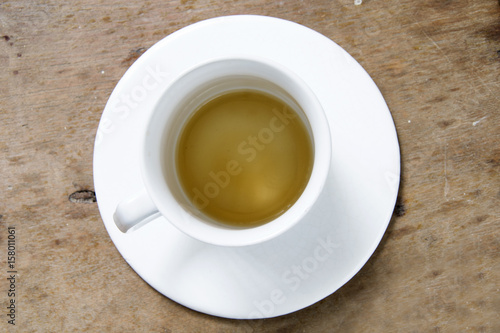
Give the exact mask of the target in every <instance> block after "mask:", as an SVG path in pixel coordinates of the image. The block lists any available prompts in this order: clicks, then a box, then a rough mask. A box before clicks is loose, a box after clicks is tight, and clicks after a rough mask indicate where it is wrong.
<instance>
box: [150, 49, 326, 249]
mask: <svg viewBox="0 0 500 333" xmlns="http://www.w3.org/2000/svg"><path fill="white" fill-rule="evenodd" d="M237 91H255V92H261V93H264V94H267V95H271V96H274V97H275V98H277V99H279V100H282V101H283V102H285V103H286V104H287V105H288V106H289V107H291V108H292V109H293V110H294V111H295V113H296V114H297V115H299V117H300V118H301V120H302V122H303V124H304V125H305V126H306V128H307V130H308V132H309V135H310V138H311V143H312V148H313V163H312V172H311V176H310V178H309V182H308V183H307V185H306V187H305V189H304V191H303V192H302V194H301V195H300V197H299V198H298V199H297V201H296V202H295V203H294V204H293V205H292V206H291V207H290V208H289V209H288V210H287V211H285V212H284V213H283V214H281V215H280V216H278V217H277V218H276V219H274V220H272V221H270V222H267V223H265V224H262V225H259V226H256V227H249V228H242V227H233V226H230V225H227V224H223V223H220V222H218V221H216V220H214V219H213V218H211V217H209V216H207V215H206V214H204V213H203V211H201V210H200V209H198V207H197V206H196V205H195V204H194V203H193V201H192V200H191V199H190V198H188V197H187V195H186V193H185V191H184V190H183V187H182V185H181V183H180V181H179V176H178V173H177V167H176V155H177V146H178V139H179V138H180V136H181V133H182V131H183V129H184V127H185V125H186V123H187V121H188V120H189V119H190V118H191V116H192V115H193V114H194V113H195V112H196V111H197V110H198V109H199V108H200V107H201V106H202V105H204V104H205V103H207V102H208V101H210V100H213V99H214V98H217V97H219V96H222V95H225V94H228V93H231V92H237ZM143 148H144V155H143V165H142V173H143V180H144V182H145V185H146V188H147V192H148V193H149V195H150V197H151V199H152V200H153V202H154V204H155V205H156V207H157V208H158V210H159V211H160V212H161V214H162V215H163V216H165V217H166V218H167V219H168V220H169V222H171V223H172V224H174V225H175V226H176V227H177V228H178V229H180V230H181V231H183V232H185V233H186V234H188V235H190V236H192V237H194V238H197V239H199V240H201V241H204V242H207V243H211V244H216V245H225V246H241V245H250V244H255V243H259V242H262V241H265V240H268V239H271V238H273V237H276V236H277V235H279V234H281V233H282V232H284V231H286V230H288V229H289V228H290V227H292V226H293V225H294V224H295V223H297V222H298V221H300V219H301V218H302V217H303V216H304V215H305V214H306V213H307V211H309V209H310V208H311V207H312V205H313V204H314V202H315V201H316V199H317V197H318V196H319V194H320V192H321V190H322V188H323V185H324V182H325V180H326V176H327V174H328V170H329V163H330V156H331V139H330V132H329V127H328V122H327V120H326V117H325V114H324V111H323V109H322V107H321V105H320V103H319V101H318V100H317V99H316V97H315V96H314V94H313V92H312V91H311V90H310V88H309V87H308V86H307V85H305V83H304V82H303V81H302V80H301V79H300V78H299V77H297V76H296V75H294V74H293V73H291V72H289V71H288V70H287V69H286V68H284V67H282V66H280V65H279V64H275V63H270V62H269V61H268V60H263V59H258V60H256V59H242V58H237V59H222V60H217V61H212V62H209V63H206V64H203V65H201V66H199V67H196V68H194V69H192V70H190V71H188V72H187V73H185V74H183V75H182V76H181V77H180V78H179V79H178V80H176V81H175V82H174V83H173V84H172V85H171V86H170V87H168V88H167V90H166V91H165V93H164V94H163V96H162V97H161V98H160V100H159V102H158V103H157V104H156V106H155V108H154V111H153V113H152V116H151V118H150V119H149V123H148V125H147V132H146V137H145V141H144V146H143Z"/></svg>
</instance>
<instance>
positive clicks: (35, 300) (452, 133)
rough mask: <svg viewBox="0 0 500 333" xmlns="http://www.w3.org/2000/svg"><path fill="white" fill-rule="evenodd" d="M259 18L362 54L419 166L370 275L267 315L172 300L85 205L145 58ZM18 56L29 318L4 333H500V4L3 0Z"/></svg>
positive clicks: (409, 166)
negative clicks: (208, 309)
mask: <svg viewBox="0 0 500 333" xmlns="http://www.w3.org/2000/svg"><path fill="white" fill-rule="evenodd" d="M245 13H247V14H261V15H269V16H275V17H280V18H284V19H288V20H292V21H296V22H298V23H301V24H303V25H305V26H308V27H310V28H312V29H315V30H317V31H319V32H320V33H322V34H324V35H326V36H328V37H329V38H331V39H332V40H334V41H335V42H336V43H338V44H339V45H340V46H342V47H343V48H344V49H345V50H347V51H348V52H349V53H350V54H351V55H352V56H353V57H355V58H356V59H357V60H358V61H359V62H360V63H361V65H362V66H363V67H364V68H365V69H366V70H367V72H368V73H369V74H370V75H371V76H372V78H373V79H374V81H375V82H376V83H377V85H378V86H379V88H380V90H381V91H382V93H383V95H384V97H385V99H386V101H387V103H388V105H389V108H390V110H391V112H392V116H393V118H394V121H395V124H396V127H397V130H398V136H399V140H400V146H401V153H402V170H403V171H402V182H401V187H400V192H399V193H400V194H399V200H398V204H397V206H396V210H395V214H394V216H393V219H392V220H391V224H390V226H389V229H388V231H387V233H386V235H385V237H384V238H383V240H382V243H381V244H380V246H379V247H378V249H377V251H376V252H375V254H374V256H373V257H372V258H371V259H370V260H369V262H368V263H367V264H366V265H365V266H364V267H363V269H362V270H361V271H360V272H359V273H358V274H357V275H356V276H355V277H354V278H353V279H352V280H351V281H350V282H348V283H347V284H346V285H345V286H344V287H342V288H341V289H340V290H339V291H337V292H336V293H334V294H333V295H331V296H329V297H327V298H326V299H324V300H322V301H320V302H318V303H317V304H315V305H313V306H311V307H309V308H307V309H304V310H301V311H298V312H296V313H294V314H291V315H287V316H283V317H278V318H274V319H269V320H260V321H237V320H226V319H221V318H215V317H211V316H208V315H204V314H200V313H197V312H195V311H192V310H190V309H187V308H185V307H183V306H181V305H178V304H176V303H174V302H173V301H170V300H169V299H167V298H165V297H163V296H162V295H160V294H159V293H157V292H156V291H155V290H153V289H152V288H151V287H149V286H148V285H147V284H146V283H145V282H144V281H143V280H142V279H141V278H140V277H139V276H138V275H137V274H135V273H134V272H133V270H132V269H131V268H130V267H129V266H128V265H127V263H126V262H125V261H124V260H123V259H122V257H121V256H120V254H119V253H118V252H117V250H116V249H115V247H114V245H113V243H112V242H111V240H110V238H109V236H108V234H107V233H106V230H105V228H104V226H103V223H102V221H101V218H100V215H99V212H98V209H97V205H96V203H95V202H93V200H92V194H91V192H80V194H78V195H77V194H74V195H73V199H72V200H70V196H71V195H72V194H73V193H75V192H77V191H93V179H92V152H93V151H92V150H93V141H94V138H95V134H96V130H97V125H98V122H99V119H100V116H101V113H102V110H103V108H104V105H105V103H106V100H107V98H108V97H109V95H110V93H111V92H112V90H113V88H114V86H115V85H116V83H117V82H118V80H119V79H120V77H121V76H122V75H123V74H124V73H125V71H126V70H127V68H128V67H129V66H130V65H131V64H132V63H133V62H134V61H135V59H137V58H138V57H139V56H140V55H141V54H142V53H143V52H144V51H145V50H146V49H148V48H149V47H151V46H152V45H153V44H154V43H155V42H157V41H158V40H160V39H161V38H163V37H164V36H166V35H168V34H170V33H172V32H174V31H176V30H178V29H180V28H182V27H184V26H186V25H189V24H191V23H194V22H197V21H199V20H202V19H206V18H210V17H215V16H221V15H230V14H245ZM0 64H1V67H0V68H1V69H0V82H1V84H0V154H1V155H0V156H1V158H0V167H1V170H2V173H1V177H0V193H1V198H2V199H1V202H0V222H1V228H0V259H1V266H0V272H1V274H0V276H1V277H2V278H1V279H0V281H1V282H0V290H1V291H0V293H1V294H0V305H1V308H2V309H6V307H7V305H8V304H7V302H8V297H7V294H6V292H5V291H6V290H7V289H8V285H7V280H6V279H5V278H3V276H4V275H6V274H7V273H6V271H7V268H6V267H7V266H6V265H7V264H6V260H7V258H6V248H7V228H8V227H9V226H15V227H16V231H17V234H16V235H17V251H18V252H17V253H18V254H17V260H18V267H17V268H18V272H19V277H18V281H17V289H18V297H17V301H18V317H17V320H16V326H15V327H12V325H8V324H7V322H6V316H5V314H4V312H5V313H6V311H4V310H2V312H1V313H2V315H1V317H0V318H2V319H1V322H0V327H1V329H0V330H2V331H3V330H4V329H8V330H10V331H13V332H14V331H19V332H72V331H89V332H333V331H338V332H492V333H493V332H499V331H500V317H499V316H498V309H500V296H499V293H498V281H500V267H499V262H500V260H499V259H500V258H499V253H500V251H499V250H500V249H499V247H500V246H499V245H500V235H499V227H500V223H499V222H500V219H499V213H500V210H499V207H500V204H499V201H500V177H499V165H500V146H499V142H500V128H499V125H500V112H499V111H500V89H499V88H500V6H499V2H498V1H495V0H483V1H474V0H456V1H440V0H416V1H410V0H387V1H375V0H364V1H363V4H362V5H360V6H355V5H354V1H353V0H330V1H327V0H314V1H299V0H291V1H273V2H269V1H260V0H259V1H250V0H239V1H211V0H197V1H196V0H181V1H170V0H169V1H157V0H154V1H146V2H142V1H121V0H110V1H101V0H86V1H77V0H70V1H67V2H56V1H53V0H47V1H41V0H37V1H27V0H17V1H2V2H0ZM82 193H83V194H82ZM85 193H87V194H86V195H85ZM79 195H82V196H83V199H82V198H80V199H81V200H80V199H78V200H75V196H76V197H79Z"/></svg>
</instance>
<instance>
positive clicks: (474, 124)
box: [472, 116, 488, 126]
mask: <svg viewBox="0 0 500 333" xmlns="http://www.w3.org/2000/svg"><path fill="white" fill-rule="evenodd" d="M486 118H488V116H484V117H483V118H481V119H479V120H476V121H474V122H472V126H476V125H477V124H479V123H480V122H482V121H483V120H485V119H486Z"/></svg>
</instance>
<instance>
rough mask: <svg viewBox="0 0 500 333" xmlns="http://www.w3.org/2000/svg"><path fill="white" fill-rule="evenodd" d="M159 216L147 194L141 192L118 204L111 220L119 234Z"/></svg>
mask: <svg viewBox="0 0 500 333" xmlns="http://www.w3.org/2000/svg"><path fill="white" fill-rule="evenodd" d="M158 216H160V212H159V211H158V208H156V205H155V204H154V203H153V201H152V200H151V198H150V197H149V195H148V193H147V192H146V191H145V190H143V191H141V192H140V193H138V194H137V195H135V196H134V197H132V198H129V199H126V200H124V201H122V202H120V203H119V204H118V206H117V207H116V210H115V213H114V214H113V220H114V221H115V224H116V226H117V227H118V229H120V231H121V232H124V233H125V232H127V231H129V230H130V229H131V228H133V227H135V226H137V227H140V226H142V225H144V224H146V223H147V222H150V221H152V220H154V219H155V218H157V217H158Z"/></svg>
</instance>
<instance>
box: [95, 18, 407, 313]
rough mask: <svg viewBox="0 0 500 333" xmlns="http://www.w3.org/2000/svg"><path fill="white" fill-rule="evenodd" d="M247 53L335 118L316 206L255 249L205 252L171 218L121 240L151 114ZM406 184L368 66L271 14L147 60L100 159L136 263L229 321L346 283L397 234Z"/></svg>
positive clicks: (126, 91) (196, 37)
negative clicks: (191, 76)
mask: <svg viewBox="0 0 500 333" xmlns="http://www.w3.org/2000/svg"><path fill="white" fill-rule="evenodd" d="M245 54H253V55H257V56H260V57H267V58H269V59H271V60H274V61H277V62H280V63H281V64H283V65H285V66H287V67H288V68H289V69H291V70H292V71H294V72H295V73H296V74H298V75H299V76H301V77H302V79H303V80H304V81H305V82H306V83H307V84H309V86H310V87H311V88H312V90H313V91H314V92H315V93H316V95H317V97H318V99H319V100H320V102H321V103H322V105H323V108H324V109H325V111H326V112H327V116H328V120H329V124H330V127H331V131H332V144H333V154H332V163H331V164H332V166H331V170H330V175H329V179H328V181H327V184H326V186H325V190H324V193H323V194H322V195H321V197H320V199H319V201H318V202H317V204H316V205H315V206H314V207H313V209H312V210H311V212H310V213H309V214H308V215H307V216H306V218H305V219H304V220H303V221H301V222H300V223H299V224H298V225H297V226H296V227H294V228H293V229H291V230H290V231H288V232H287V233H285V234H283V235H282V236H280V237H279V238H276V239H273V240H271V241H268V242H266V243H263V244H260V245H255V246H250V247H243V248H224V247H217V246H212V245H207V244H204V243H201V242H199V241H197V240H194V239H191V238H190V237H188V236H186V235H184V234H183V233H181V232H180V231H178V230H177V229H176V228H175V227H173V226H172V225H171V224H169V223H168V222H167V221H166V220H165V219H164V218H163V217H159V218H156V219H155V220H154V221H152V222H150V223H149V224H147V225H145V226H144V227H142V228H140V229H138V230H136V231H134V232H132V233H128V234H123V233H121V232H120V231H119V230H118V229H117V228H116V226H115V224H114V222H113V218H112V216H113V212H114V210H115V207H116V205H117V204H118V202H120V201H121V200H124V199H126V198H128V197H131V196H132V195H134V194H135V193H137V192H138V191H140V190H141V189H142V188H143V185H142V181H141V176H140V171H139V163H138V161H139V157H138V146H139V142H140V141H141V139H140V138H141V132H142V129H143V128H144V126H145V122H146V120H147V118H148V111H147V110H150V109H151V107H152V105H153V104H154V103H155V102H156V100H157V99H158V97H159V96H160V94H161V92H162V90H163V89H164V88H165V87H166V86H167V85H168V84H169V83H170V82H172V80H174V79H175V78H176V77H177V76H178V75H179V74H180V73H182V72H184V71H185V70H187V69H188V68H191V67H194V66H196V65H197V64H199V63H201V62H205V61H207V60H209V59H212V58H217V57H228V56H231V55H234V56H238V55H245ZM399 175H400V157H399V146H398V141H397V135H396V130H395V127H394V123H393V121H392V118H391V115H390V112H389V110H388V108H387V105H386V104H385V102H384V99H383V97H382V95H381V94H380V92H379V90H378V89H377V87H376V85H375V84H374V82H373V81H372V80H371V78H370V77H369V76H368V74H367V73H366V72H365V71H364V70H363V68H362V67H361V66H360V65H359V64H358V63H357V62H356V61H355V60H354V59H353V58H352V57H351V56H350V55H349V54H347V53H346V52H345V51H344V50H343V49H342V48H341V47H339V46H338V45H337V44H335V43H334V42H332V41H331V40H330V39H328V38H326V37H324V36H323V35H321V34H319V33H317V32H315V31H313V30H310V29H308V28H306V27H304V26H301V25H298V24H296V23H292V22H288V21H284V20H281V19H275V18H270V17H262V16H230V17H221V18H215V19H210V20H206V21H202V22H199V23H196V24H193V25H191V26H188V27H186V28H184V29H181V30H179V31H178V32H175V33H173V34H172V35H170V36H168V37H166V38H164V39H163V40H161V41H160V42H158V43H157V44H156V45H154V46H153V47H152V48H151V49H149V50H148V51H147V52H146V53H144V54H143V55H142V56H141V57H140V58H139V59H138V60H137V61H136V62H135V63H134V64H133V65H132V67H130V69H129V70H128V71H127V72H126V73H125V75H124V76H123V78H122V79H121V80H120V82H119V83H118V84H117V86H116V88H115V90H114V91H113V93H112V94H111V97H110V98H109V101H108V103H107V105H106V108H105V110H104V112H103V115H102V119H101V122H100V124H99V129H98V133H97V137H96V145H95V151H94V182H95V190H96V193H97V201H98V204H99V209H100V212H101V215H102V219H103V221H104V224H105V225H106V228H107V230H108V232H109V235H110V237H111V239H112V240H113V242H114V244H115V245H116V247H117V248H118V250H119V251H120V253H121V254H122V255H123V257H124V258H125V260H126V261H127V262H128V263H129V264H130V266H131V267H132V268H133V269H134V270H135V271H136V272H137V273H138V274H139V275H140V276H141V277H142V278H143V279H144V280H145V281H146V282H147V283H149V284H150V285H151V286H152V287H154V288H155V289H156V290H158V291H159V292H160V293H162V294H163V295H165V296H167V297H168V298H170V299H172V300H174V301H176V302H178V303H180V304H182V305H184V306H187V307H189V308H191V309H194V310H197V311H200V312H204V313H207V314H211V315H215V316H220V317H227V318H245V319H246V318H267V317H275V316H280V315H284V314H287V313H290V312H293V311H297V310H300V309H302V308H305V307H307V306H309V305H311V304H313V303H315V302H318V301H319V300H321V299H323V298H324V297H326V296H328V295H330V294H331V293H333V292H334V291H336V290H337V289H338V288H340V287H341V286H342V285H343V284H345V283H346V282H347V281H348V280H349V279H351V278H352V277H353V276H354V274H356V273H357V272H358V271H359V270H360V269H361V267H362V266H363V265H364V264H365V262H366V261H367V260H368V258H369V257H370V256H371V255H372V253H373V251H374V250H375V248H376V247H377V245H378V244H379V242H380V240H381V238H382V236H383V234H384V232H385V230H386V228H387V225H388V223H389V220H390V218H391V215H392V211H393V208H394V204H395V201H396V196H397V191H398V186H399ZM124 292H126V291H125V290H124Z"/></svg>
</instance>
